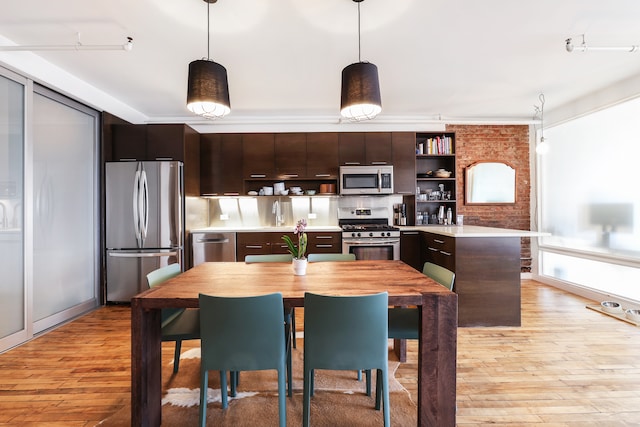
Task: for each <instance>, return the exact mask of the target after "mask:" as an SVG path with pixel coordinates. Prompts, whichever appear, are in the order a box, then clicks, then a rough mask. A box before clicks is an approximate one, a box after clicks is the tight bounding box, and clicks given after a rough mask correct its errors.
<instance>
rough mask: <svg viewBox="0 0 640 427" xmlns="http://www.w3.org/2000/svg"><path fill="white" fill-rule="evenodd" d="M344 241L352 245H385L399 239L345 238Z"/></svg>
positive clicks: (396, 241)
mask: <svg viewBox="0 0 640 427" xmlns="http://www.w3.org/2000/svg"><path fill="white" fill-rule="evenodd" d="M344 243H345V244H347V245H349V246H354V245H367V246H387V245H393V244H396V243H400V239H389V240H386V239H385V240H382V239H373V240H345V241H344Z"/></svg>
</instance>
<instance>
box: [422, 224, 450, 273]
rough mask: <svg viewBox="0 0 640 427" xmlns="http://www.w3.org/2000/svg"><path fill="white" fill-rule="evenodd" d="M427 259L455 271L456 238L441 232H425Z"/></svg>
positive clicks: (424, 242) (424, 244)
mask: <svg viewBox="0 0 640 427" xmlns="http://www.w3.org/2000/svg"><path fill="white" fill-rule="evenodd" d="M423 248H424V255H425V260H426V261H428V262H432V263H434V264H437V265H440V266H442V267H444V268H446V269H448V270H451V271H455V248H456V246H455V239H454V238H453V237H448V236H441V235H439V234H433V233H425V234H424V241H423Z"/></svg>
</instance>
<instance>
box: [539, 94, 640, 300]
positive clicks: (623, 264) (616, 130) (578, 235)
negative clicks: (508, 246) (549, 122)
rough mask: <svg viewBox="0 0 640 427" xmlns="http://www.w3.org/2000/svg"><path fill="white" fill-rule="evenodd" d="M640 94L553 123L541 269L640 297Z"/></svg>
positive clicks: (542, 175) (548, 134) (543, 161)
mask: <svg viewBox="0 0 640 427" xmlns="http://www.w3.org/2000/svg"><path fill="white" fill-rule="evenodd" d="M639 116H640V99H636V100H633V101H628V102H625V103H623V104H619V105H616V106H614V107H611V108H607V109H604V110H601V111H598V112H595V113H592V114H589V115H586V116H583V117H580V118H578V119H575V120H572V121H570V122H567V123H564V124H561V125H558V126H555V127H552V128H546V129H545V140H546V141H547V142H548V143H549V147H550V150H549V152H548V153H547V154H546V155H544V156H539V161H538V165H539V168H538V171H539V172H538V173H539V179H540V181H539V193H540V223H541V229H542V230H544V231H546V232H550V233H551V234H552V235H551V236H550V237H545V238H543V239H542V241H541V256H540V264H541V274H542V275H543V276H549V277H552V278H556V279H559V280H563V281H566V282H571V283H575V284H578V285H580V286H585V287H587V288H592V289H596V290H598V291H602V292H604V293H607V294H611V295H615V296H620V297H624V298H629V299H633V300H638V301H640V191H639V190H638V183H639V182H640V167H639V166H638V159H639V158H640V122H639V121H638V117H639Z"/></svg>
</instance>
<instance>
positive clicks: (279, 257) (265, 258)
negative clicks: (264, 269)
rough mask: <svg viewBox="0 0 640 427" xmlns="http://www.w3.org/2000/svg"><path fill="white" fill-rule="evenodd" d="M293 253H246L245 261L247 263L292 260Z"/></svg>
mask: <svg viewBox="0 0 640 427" xmlns="http://www.w3.org/2000/svg"><path fill="white" fill-rule="evenodd" d="M292 260H293V255H291V254H266V255H246V256H245V257H244V262H246V263H247V264H251V263H255V262H291V261H292Z"/></svg>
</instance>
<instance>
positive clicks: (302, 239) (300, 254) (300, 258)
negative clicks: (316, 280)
mask: <svg viewBox="0 0 640 427" xmlns="http://www.w3.org/2000/svg"><path fill="white" fill-rule="evenodd" d="M305 228H307V221H306V220H305V219H304V218H303V219H301V220H299V221H298V223H297V224H296V227H295V228H294V229H293V234H295V235H296V236H298V244H297V245H296V244H295V243H294V242H293V239H292V238H291V237H290V236H287V235H284V236H282V240H284V241H285V243H286V244H287V248H288V250H289V252H290V253H291V255H293V272H294V274H295V275H296V276H304V275H305V273H306V270H307V258H306V256H305V252H306V251H307V233H305V232H304V230H305Z"/></svg>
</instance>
